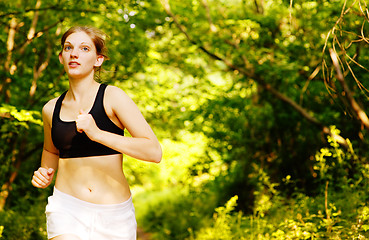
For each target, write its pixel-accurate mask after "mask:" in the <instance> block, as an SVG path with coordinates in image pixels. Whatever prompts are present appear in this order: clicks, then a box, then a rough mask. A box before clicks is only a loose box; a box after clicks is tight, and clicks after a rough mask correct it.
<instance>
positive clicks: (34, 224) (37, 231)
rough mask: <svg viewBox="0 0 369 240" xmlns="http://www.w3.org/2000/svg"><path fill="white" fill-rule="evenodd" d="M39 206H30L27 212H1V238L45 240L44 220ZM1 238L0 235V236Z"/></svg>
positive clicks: (10, 239) (9, 239) (8, 239)
mask: <svg viewBox="0 0 369 240" xmlns="http://www.w3.org/2000/svg"><path fill="white" fill-rule="evenodd" d="M40 212H43V209H41V208H40V207H39V206H37V205H35V206H32V207H31V208H30V209H29V210H28V211H27V212H16V211H11V210H8V211H2V212H0V219H1V224H2V225H3V226H2V230H3V232H2V238H3V239H7V240H16V239H17V240H40V239H46V219H45V216H42V215H41V216H40ZM0 236H1V235H0Z"/></svg>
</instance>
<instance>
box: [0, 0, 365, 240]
mask: <svg viewBox="0 0 369 240" xmlns="http://www.w3.org/2000/svg"><path fill="white" fill-rule="evenodd" d="M76 24H78V25H84V24H87V25H92V26H96V27H98V28H101V29H102V30H104V31H105V32H106V33H107V35H108V36H109V38H108V39H107V40H108V48H109V50H110V51H109V57H110V59H109V60H108V61H106V62H105V63H104V69H105V70H104V71H103V72H102V73H101V75H100V81H103V82H106V83H108V84H113V85H116V86H118V87H120V88H122V89H123V90H124V91H126V92H127V93H128V95H129V96H130V97H131V98H132V99H133V100H134V101H135V102H136V103H137V105H138V106H139V108H140V109H141V111H142V113H143V115H144V116H145V118H146V119H147V121H148V122H149V124H150V125H151V126H152V128H153V130H154V131H155V133H156V134H157V136H158V138H159V140H160V142H161V144H162V146H163V152H164V156H163V160H162V162H161V163H160V164H157V165H156V164H151V163H144V162H140V161H138V160H135V159H131V158H129V157H125V158H124V159H125V160H124V171H125V174H126V176H127V178H128V180H129V182H130V185H131V186H132V192H133V195H134V203H135V207H136V213H137V220H138V225H139V227H140V229H143V230H144V231H146V232H149V233H151V237H152V239H174V240H183V239H190V240H197V239H198V240H200V239H205V240H206V239H209V240H210V239H368V238H369V206H368V200H369V194H368V187H369V185H368V180H369V163H368V157H369V152H368V147H369V141H368V128H369V120H368V117H367V113H368V111H367V110H366V108H367V103H368V87H369V84H368V68H369V38H368V37H367V35H368V34H369V26H368V25H369V10H368V6H367V4H366V2H365V1H363V0H351V1H350V0H347V1H344V0H316V1H302V0H290V1H287V0H253V1H246V0H182V1H174V0H171V1H169V0H135V1H133V0H126V1H123V0H121V1H113V0H101V1H92V0H79V1H76V0H47V1H46V0H13V1H6V0H0V28H1V29H2V31H0V56H1V57H0V131H1V136H0V146H1V147H0V163H1V164H0V187H1V193H0V235H1V237H0V238H1V239H8V240H11V239H17V240H21V239H37V240H38V239H46V227H45V217H44V208H45V204H46V201H47V197H48V195H50V194H51V193H52V187H49V188H48V189H46V190H40V189H36V188H34V187H32V185H31V181H30V180H31V176H32V174H33V171H34V170H36V169H37V168H38V167H39V164H40V155H41V151H42V144H43V139H42V138H43V135H42V120H41V113H40V112H41V109H42V106H43V105H44V104H45V103H46V102H47V101H48V100H49V99H51V98H53V97H56V96H59V95H60V94H61V93H62V92H64V91H65V90H66V89H67V87H68V80H67V78H66V75H65V74H64V71H63V67H62V66H61V65H60V63H59V61H58V57H57V55H58V53H59V51H60V50H61V47H60V43H59V42H60V38H61V34H62V33H63V32H64V31H65V30H66V29H68V28H69V27H70V26H72V25H76Z"/></svg>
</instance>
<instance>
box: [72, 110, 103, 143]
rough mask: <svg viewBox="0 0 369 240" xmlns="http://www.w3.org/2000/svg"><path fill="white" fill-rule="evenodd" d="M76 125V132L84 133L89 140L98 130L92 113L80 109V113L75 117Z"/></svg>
mask: <svg viewBox="0 0 369 240" xmlns="http://www.w3.org/2000/svg"><path fill="white" fill-rule="evenodd" d="M76 127H77V131H78V132H80V133H82V132H84V133H86V135H87V137H89V138H90V139H91V140H93V136H94V134H96V133H97V132H98V131H99V130H100V129H99V128H98V127H97V125H96V123H95V119H94V118H93V117H92V115H91V114H87V113H85V112H83V111H82V110H81V111H80V114H79V115H78V117H77V119H76Z"/></svg>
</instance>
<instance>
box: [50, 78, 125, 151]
mask: <svg viewBox="0 0 369 240" xmlns="http://www.w3.org/2000/svg"><path fill="white" fill-rule="evenodd" d="M106 86H107V85H105V84H101V85H100V87H99V90H98V92H97V95H96V98H95V102H94V104H93V106H92V108H91V110H90V112H89V113H90V114H91V115H92V117H93V118H94V120H95V122H96V125H97V126H98V127H99V128H100V129H101V130H104V131H108V132H111V133H115V134H119V135H122V136H123V135H124V131H123V130H122V129H121V128H119V127H118V126H117V125H115V124H114V123H113V122H112V121H111V120H110V119H109V117H108V115H107V114H106V112H105V109H104V104H103V99H104V93H105V89H106ZM66 93H67V92H64V93H63V94H62V95H61V96H60V97H59V98H58V100H57V102H56V104H55V108H54V112H53V119H52V128H51V138H52V140H53V143H54V145H55V147H56V148H57V149H58V150H59V157H60V158H78V157H90V156H102V155H111V154H120V152H118V151H115V150H113V149H111V148H109V147H107V146H105V145H102V144H100V143H98V142H94V141H92V140H91V139H89V138H88V137H87V135H86V134H85V133H84V132H83V133H79V132H77V128H76V122H75V121H62V120H61V119H60V109H61V105H62V102H63V99H64V97H65V94H66Z"/></svg>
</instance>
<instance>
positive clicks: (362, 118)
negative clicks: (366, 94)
mask: <svg viewBox="0 0 369 240" xmlns="http://www.w3.org/2000/svg"><path fill="white" fill-rule="evenodd" d="M329 53H330V55H331V58H332V62H333V65H334V67H335V69H336V72H337V80H338V81H339V83H340V84H341V86H342V88H343V91H344V92H345V96H346V98H347V100H348V102H349V103H350V106H351V108H352V109H353V110H354V112H355V114H356V116H357V118H358V119H359V120H360V122H361V123H362V124H363V125H364V126H365V127H366V128H368V129H369V119H368V116H367V115H366V113H365V112H364V111H363V110H362V109H361V107H360V106H359V104H358V103H357V102H356V100H355V99H354V97H353V95H352V93H351V90H350V88H349V87H348V86H347V84H346V82H345V79H344V76H343V74H342V71H341V68H340V66H339V63H338V57H337V54H336V52H335V51H334V50H333V49H329Z"/></svg>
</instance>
